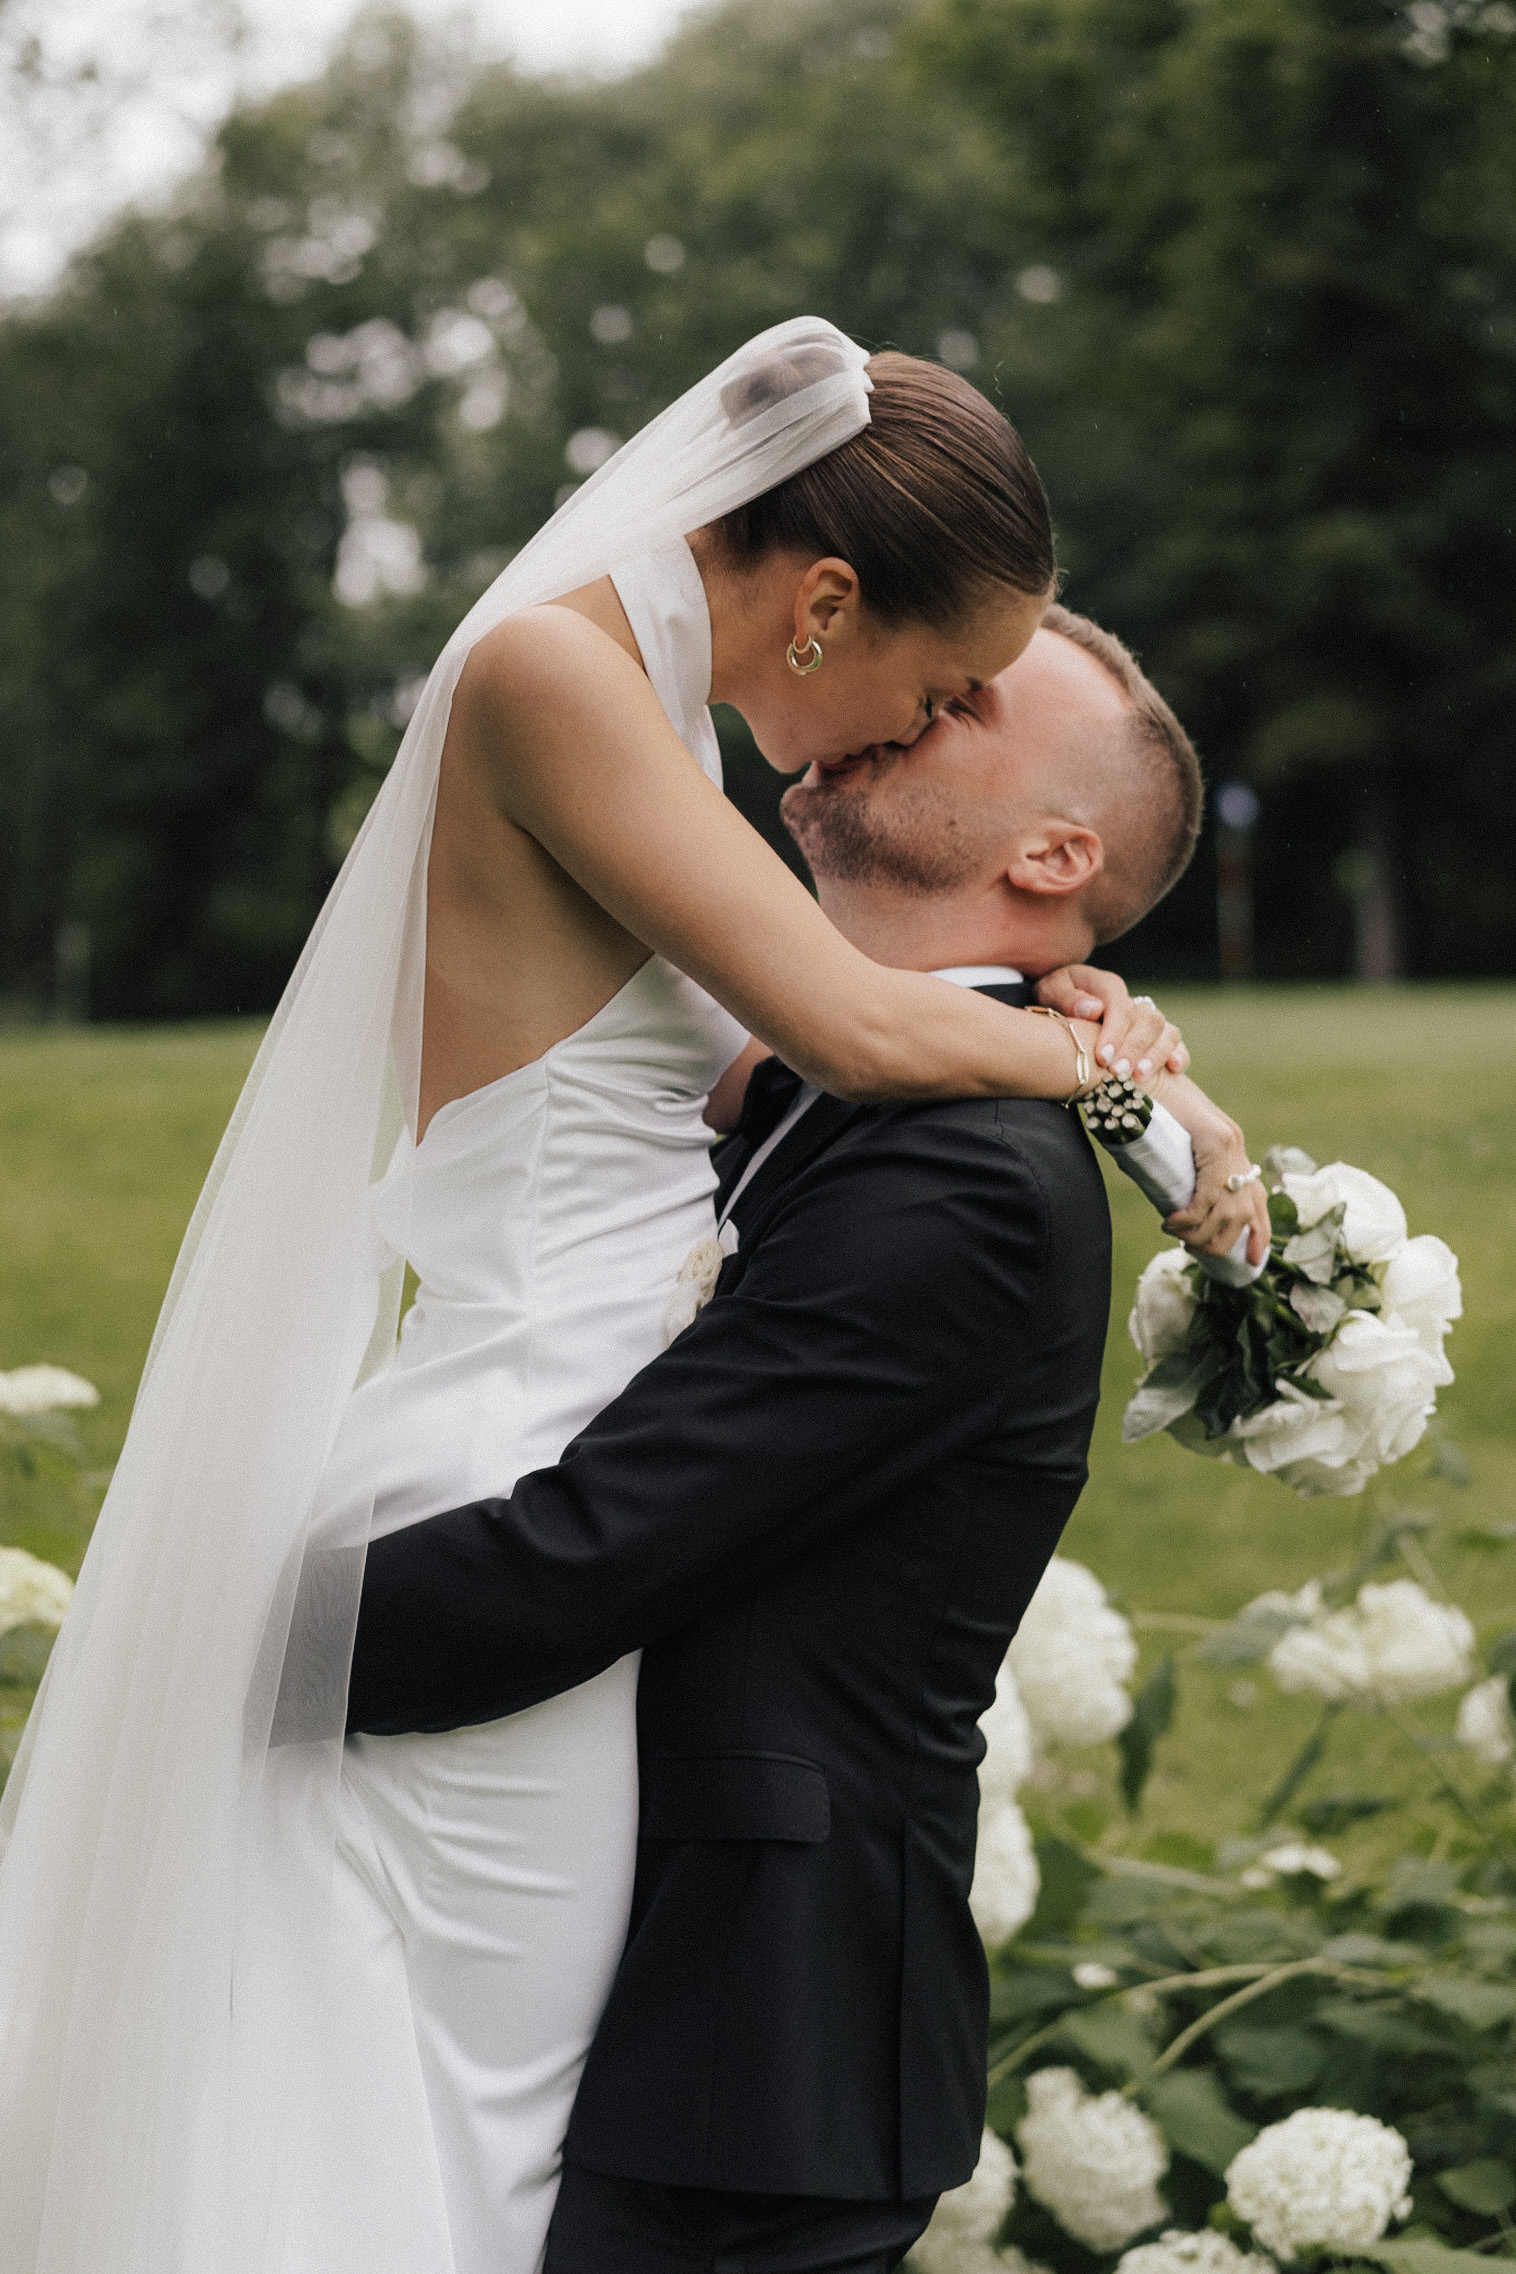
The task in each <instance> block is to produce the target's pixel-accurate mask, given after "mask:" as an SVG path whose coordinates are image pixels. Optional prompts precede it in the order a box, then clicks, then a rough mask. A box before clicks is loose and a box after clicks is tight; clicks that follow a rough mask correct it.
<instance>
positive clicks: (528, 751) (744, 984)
mask: <svg viewBox="0 0 1516 2274" xmlns="http://www.w3.org/2000/svg"><path fill="white" fill-rule="evenodd" d="M454 717H455V719H456V720H458V721H459V723H460V724H461V725H462V726H463V727H464V729H465V733H464V736H463V738H462V746H463V749H464V751H465V752H466V754H467V763H469V764H470V765H471V766H474V767H478V768H480V769H481V770H482V771H483V773H484V777H485V779H484V784H483V786H484V787H485V788H486V790H487V792H488V794H489V796H490V798H491V800H492V802H493V803H494V804H495V805H496V807H497V809H498V810H499V811H500V812H501V813H503V814H504V815H505V816H506V818H507V819H509V820H510V821H513V822H514V823H516V824H517V825H518V826H519V827H520V828H522V829H524V830H526V831H527V832H528V834H529V835H530V836H532V837H533V838H535V839H536V841H537V842H538V843H539V844H540V845H541V846H542V847H543V848H544V850H545V851H546V852H548V853H550V854H551V855H552V857H553V859H554V860H555V861H557V862H558V864H559V865H560V867H562V868H563V869H565V870H566V871H567V872H568V874H569V875H570V876H571V877H573V878H574V880H575V881H576V882H577V883H578V884H580V885H581V886H582V887H583V888H584V890H585V891H586V892H588V893H589V894H590V896H591V898H592V899H594V900H596V901H598V902H599V904H600V906H601V907H602V908H604V909H605V910H606V911H607V913H608V914H609V915H611V916H613V917H614V918H615V919H616V921H617V922H618V923H620V924H622V925H624V926H625V928H626V930H627V931H629V932H630V933H631V934H632V935H633V936H634V937H635V938H636V939H639V940H642V941H643V942H645V944H646V945H647V946H648V947H650V948H652V949H654V950H655V951H656V952H657V953H658V954H660V955H663V956H666V957H667V958H668V960H669V961H670V962H671V963H673V964H676V965H677V966H678V968H679V969H680V970H681V971H685V972H688V974H689V976H690V977H691V978H692V979H695V980H698V981H699V983H700V984H701V986H703V987H705V988H707V989H708V990H709V992H710V993H711V994H712V995H714V996H715V997H716V999H717V1001H718V1002H720V1003H722V1004H724V1005H725V1007H726V1008H727V1010H729V1011H730V1012H731V1013H732V1014H733V1016H734V1017H736V1018H738V1019H740V1020H741V1021H742V1024H743V1025H744V1026H745V1027H747V1028H748V1030H749V1031H750V1032H751V1033H754V1034H761V1035H762V1036H763V1037H764V1040H765V1041H766V1042H768V1043H769V1044H770V1045H771V1047H773V1048H774V1049H776V1050H777V1051H778V1052H779V1053H780V1055H781V1057H783V1058H784V1059H785V1060H786V1062H787V1063H788V1064H789V1065H791V1066H793V1067H794V1068H795V1070H796V1071H797V1073H800V1074H802V1075H803V1076H804V1077H805V1078H806V1080H807V1081H811V1082H815V1083H816V1084H817V1085H818V1086H819V1087H820V1088H822V1089H824V1090H827V1091H829V1092H830V1093H831V1094H832V1095H833V1096H835V1097H844V1098H851V1099H856V1100H859V1101H862V1102H873V1101H878V1100H884V1099H890V1098H944V1097H1044V1098H1063V1097H1067V1096H1068V1094H1069V1092H1070V1091H1071V1090H1072V1089H1073V1088H1074V1086H1075V1054H1074V1045H1073V1042H1072V1040H1071V1039H1070V1036H1069V1033H1068V1032H1067V1031H1066V1030H1065V1028H1064V1027H1062V1026H1060V1025H1059V1024H1058V1023H1057V1022H1056V1021H1055V1020H1053V1019H1049V1018H1037V1017H1034V1016H1032V1015H1031V1014H1030V1013H1028V1012H1026V1011H1017V1010H1011V1009H1008V1008H1007V1007H1006V1006H1004V1005H1003V1004H999V1003H994V1002H991V1001H990V1000H989V999H988V998H987V997H985V996H983V995H977V994H975V993H973V992H972V991H971V990H970V989H968V988H963V987H952V986H946V985H944V984H943V982H942V981H941V980H938V979H931V978H928V977H926V976H925V975H924V974H922V973H920V972H910V971H895V970H891V969H888V968H887V967H886V966H884V965H883V964H878V963H874V962H872V961H871V960H870V958H869V957H868V956H866V955H863V954H862V953H861V952H860V951H859V950H858V949H857V948H855V947H853V946H852V945H851V944H850V943H849V942H848V941H847V940H845V939H844V938H843V936H842V934H841V933H840V932H839V931H838V930H837V929H836V927H835V926H834V925H833V924H831V923H830V922H829V921H828V919H827V918H826V917H825V916H824V915H823V914H822V913H821V910H820V909H819V908H818V907H817V905H816V903H815V901H814V900H812V898H811V896H810V894H809V893H808V892H807V891H806V890H805V887H804V886H803V885H802V884H801V883H800V882H799V880H798V878H796V877H794V876H793V875H792V874H791V873H790V871H789V870H788V869H787V868H786V867H785V865H784V863H783V862H782V861H781V860H780V859H779V857H778V855H777V854H776V853H774V852H773V851H771V849H770V848H769V847H768V846H767V845H765V844H764V842H763V840H762V838H761V837H759V835H758V833H757V831H756V830H754V829H752V828H750V827H749V825H748V823H747V822H746V821H744V820H743V818H742V816H741V815H740V814H739V813H738V812H737V810H736V808H735V807H734V806H732V805H731V804H729V803H728V801H727V800H726V799H725V798H724V797H723V796H722V794H721V792H720V791H719V790H718V789H717V788H716V787H715V785H714V783H712V782H710V781H708V780H707V779H706V777H705V775H704V774H703V773H702V772H701V770H700V768H699V766H698V765H697V764H696V763H695V760H694V759H693V758H692V757H691V756H690V754H689V752H688V751H687V750H686V749H685V747H684V744H683V743H682V742H681V741H680V740H679V738H678V736H677V735H676V734H675V732H674V730H673V728H672V727H671V726H670V724H669V722H668V719H667V717H666V716H665V713H664V711H663V708H662V705H661V704H660V703H659V701H658V698H657V696H656V695H655V694H654V693H653V690H652V688H651V686H650V685H649V684H648V681H647V679H646V677H645V676H644V674H643V673H642V672H641V671H639V670H638V668H637V666H636V665H635V664H634V663H633V662H632V660H631V658H630V657H629V656H627V655H626V654H624V653H623V652H622V650H621V649H619V648H618V647H617V646H616V645H615V644H614V642H612V641H611V640H609V639H607V638H606V637H605V635H604V634H603V633H602V632H599V631H597V630H596V628H595V627H594V626H593V625H592V624H588V623H586V622H585V621H584V620H583V619H582V618H581V617H579V616H577V615H576V614H574V613H573V612H572V611H571V610H568V609H565V608H554V607H544V608H536V609H531V610H529V611H527V612H526V613H524V614H523V615H520V616H514V617H511V618H508V619H507V621H506V622H505V623H503V624H501V625H498V626H497V627H496V629H495V630H494V631H493V632H491V633H489V634H487V635H486V637H485V638H484V639H483V640H481V641H480V643H479V645H478V646H477V647H476V648H475V649H474V650H473V652H472V654H471V655H470V656H469V659H468V662H467V663H466V665H465V666H464V671H463V675H462V678H461V680H460V682H459V686H458V691H457V694H456V695H455V697H454ZM1076 1032H1077V1034H1078V1036H1079V1039H1080V1041H1081V1042H1082V1043H1083V1045H1084V1048H1085V1050H1086V1051H1087V1052H1089V1053H1090V1054H1091V1056H1092V1057H1093V1053H1094V1050H1095V1048H1096V1044H1097V1042H1098V1039H1099V1029H1098V1028H1097V1027H1095V1026H1092V1025H1089V1024H1085V1023H1081V1022H1076Z"/></svg>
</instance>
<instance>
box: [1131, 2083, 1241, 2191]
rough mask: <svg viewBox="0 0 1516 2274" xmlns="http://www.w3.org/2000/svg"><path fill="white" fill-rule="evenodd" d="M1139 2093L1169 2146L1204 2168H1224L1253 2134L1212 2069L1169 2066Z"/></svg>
mask: <svg viewBox="0 0 1516 2274" xmlns="http://www.w3.org/2000/svg"><path fill="white" fill-rule="evenodd" d="M1139 2097H1140V2098H1141V2100H1142V2104H1143V2106H1144V2107H1145V2108H1146V2110H1147V2112H1148V2114H1149V2115H1150V2116H1151V2117H1152V2118H1153V2119H1154V2121H1155V2122H1156V2123H1157V2125H1158V2128H1159V2130H1160V2131H1161V2132H1162V2133H1163V2136H1164V2138H1165V2139H1166V2140H1167V2141H1168V2143H1169V2145H1170V2147H1172V2148H1177V2149H1178V2150H1179V2153H1180V2154H1181V2155H1182V2156H1189V2157H1190V2158H1191V2159H1192V2161H1193V2162H1195V2163H1198V2164H1203V2165H1204V2166H1205V2169H1206V2170H1207V2171H1214V2172H1217V2173H1221V2172H1224V2171H1225V2170H1226V2168H1227V2166H1228V2164H1229V2163H1230V2162H1231V2161H1232V2158H1233V2157H1234V2156H1237V2155H1240V2154H1241V2153H1242V2151H1243V2149H1244V2148H1245V2147H1246V2146H1247V2145H1248V2143H1249V2141H1251V2140H1255V2139H1256V2138H1257V2137H1258V2127H1257V2125H1256V2124H1248V2123H1246V2122H1244V2120H1243V2118H1242V2117H1240V2116H1239V2115H1238V2114H1237V2111H1236V2109H1235V2108H1233V2107H1232V2106H1231V2104H1230V2102H1229V2101H1228V2099H1227V2097H1226V2094H1225V2093H1224V2092H1223V2091H1222V2089H1221V2084H1220V2081H1219V2079H1218V2078H1217V2075H1216V2072H1215V2070H1214V2069H1171V2070H1170V2071H1169V2073H1168V2075H1167V2076H1163V2077H1157V2078H1155V2079H1154V2081H1153V2083H1152V2084H1151V2085H1150V2086H1148V2087H1147V2089H1146V2090H1145V2091H1144V2092H1143V2093H1142V2094H1141V2095H1140V2096H1139Z"/></svg>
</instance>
